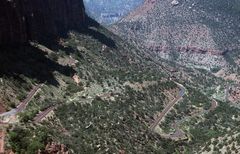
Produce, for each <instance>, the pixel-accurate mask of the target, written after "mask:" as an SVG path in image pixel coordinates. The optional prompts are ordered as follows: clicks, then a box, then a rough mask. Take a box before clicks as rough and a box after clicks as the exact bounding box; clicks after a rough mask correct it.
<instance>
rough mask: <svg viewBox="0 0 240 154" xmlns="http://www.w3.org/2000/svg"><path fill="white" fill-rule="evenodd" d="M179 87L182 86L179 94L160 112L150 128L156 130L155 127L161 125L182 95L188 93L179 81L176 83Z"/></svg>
mask: <svg viewBox="0 0 240 154" xmlns="http://www.w3.org/2000/svg"><path fill="white" fill-rule="evenodd" d="M176 84H177V85H178V86H179V88H180V91H179V94H178V96H177V97H176V98H175V99H174V100H173V101H172V102H170V103H169V104H168V105H167V106H166V107H165V108H164V109H163V111H162V112H161V113H160V114H159V116H158V118H157V119H156V120H155V122H154V123H153V124H152V125H151V126H150V130H152V131H154V129H155V128H156V126H157V125H159V124H160V123H161V122H162V120H163V118H164V117H165V116H166V115H167V113H168V112H169V111H170V110H171V109H172V107H173V106H174V105H175V104H176V103H177V102H179V101H180V100H181V99H182V97H183V96H184V95H185V93H186V90H185V88H184V87H183V86H182V85H181V84H179V83H176Z"/></svg>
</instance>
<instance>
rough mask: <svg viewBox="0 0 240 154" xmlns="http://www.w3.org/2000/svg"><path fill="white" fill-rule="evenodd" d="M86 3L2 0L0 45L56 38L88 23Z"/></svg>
mask: <svg viewBox="0 0 240 154" xmlns="http://www.w3.org/2000/svg"><path fill="white" fill-rule="evenodd" d="M84 10H85V9H84V4H83V0H44V1H43V0H2V1H1V5H0V16H1V17H0V45H3V44H19V43H25V42H27V41H28V40H37V41H41V40H44V39H46V38H55V37H56V36H57V35H59V34H63V33H64V32H66V31H67V30H70V29H77V28H78V27H80V26H81V25H82V24H83V22H84V20H85V11H84Z"/></svg>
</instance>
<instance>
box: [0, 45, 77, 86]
mask: <svg viewBox="0 0 240 154" xmlns="http://www.w3.org/2000/svg"><path fill="white" fill-rule="evenodd" d="M0 61H1V64H0V77H2V76H5V77H13V78H15V79H18V80H21V79H20V78H19V75H21V74H22V75H24V76H26V77H29V78H31V79H36V80H37V81H39V82H47V83H49V84H51V85H54V86H58V85H59V83H58V82H57V80H56V79H55V78H54V75H53V73H54V72H55V71H57V72H59V73H61V74H64V75H67V76H70V75H72V74H74V73H75V72H74V70H73V69H72V68H70V67H67V66H62V65H59V64H57V63H56V62H54V61H52V60H50V59H49V58H47V57H46V53H44V52H43V51H40V50H38V49H37V48H34V47H31V46H30V45H24V46H23V45H22V46H14V47H9V46H8V47H3V46H2V47H0Z"/></svg>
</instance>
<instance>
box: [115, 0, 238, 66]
mask: <svg viewBox="0 0 240 154" xmlns="http://www.w3.org/2000/svg"><path fill="white" fill-rule="evenodd" d="M177 2H178V3H177V4H174V3H172V1H170V0H167V1H163V0H156V1H146V2H145V4H144V6H141V8H139V9H137V10H136V11H135V12H133V13H131V14H130V15H129V16H127V17H125V18H124V19H122V20H121V21H119V22H118V23H117V24H115V25H114V26H112V27H111V29H112V30H113V31H114V32H115V33H117V34H119V35H121V36H122V37H124V38H125V39H127V40H129V41H131V42H133V43H134V44H136V45H137V46H138V47H140V48H143V49H144V50H146V51H149V52H150V53H151V54H154V55H158V56H161V57H163V58H165V59H170V60H175V61H177V62H179V63H181V64H184V65H187V66H197V67H202V68H205V69H210V68H216V67H233V66H230V65H229V63H228V62H229V61H227V60H226V58H225V55H226V54H227V53H228V52H237V51H239V44H240V42H239V41H240V39H239V33H240V31H239V22H238V21H239V13H240V12H239V8H240V7H239V5H240V4H239V1H236V0H231V1H222V0H214V1H207V0H206V1H201V0H194V1H187V0H179V1H177ZM145 9H147V10H146V11H144V10H145ZM125 34H127V35H125ZM235 69H236V68H235ZM238 69H239V68H238Z"/></svg>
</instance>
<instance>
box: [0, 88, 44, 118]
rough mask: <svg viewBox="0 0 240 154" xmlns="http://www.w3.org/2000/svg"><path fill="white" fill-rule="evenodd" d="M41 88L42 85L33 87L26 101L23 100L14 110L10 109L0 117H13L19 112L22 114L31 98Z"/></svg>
mask: <svg viewBox="0 0 240 154" xmlns="http://www.w3.org/2000/svg"><path fill="white" fill-rule="evenodd" d="M41 86H42V84H39V85H37V86H35V87H34V88H33V89H32V90H31V91H30V92H29V94H28V95H27V97H26V99H25V100H23V101H22V102H21V103H20V104H19V105H18V106H17V108H15V109H12V110H10V111H8V112H5V113H2V114H0V116H1V117H6V116H14V115H16V114H17V113H19V112H22V111H23V110H24V109H25V108H26V107H27V105H28V103H29V102H30V101H31V99H32V98H33V96H34V95H35V94H36V93H37V91H38V89H40V88H41Z"/></svg>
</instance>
